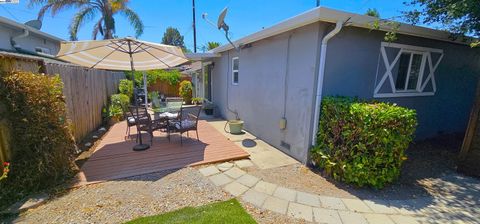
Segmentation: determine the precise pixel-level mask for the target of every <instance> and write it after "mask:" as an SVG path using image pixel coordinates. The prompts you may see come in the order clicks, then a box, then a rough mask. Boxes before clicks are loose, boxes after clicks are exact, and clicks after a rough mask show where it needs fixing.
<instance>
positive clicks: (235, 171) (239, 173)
mask: <svg viewBox="0 0 480 224" xmlns="http://www.w3.org/2000/svg"><path fill="white" fill-rule="evenodd" d="M245 173H246V172H245V171H243V170H241V169H238V168H237V167H233V168H231V169H229V170H227V171H226V172H225V174H226V175H228V176H230V177H231V178H233V179H237V178H239V177H241V176H243V175H244V174H245Z"/></svg>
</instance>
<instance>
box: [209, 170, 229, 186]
mask: <svg viewBox="0 0 480 224" xmlns="http://www.w3.org/2000/svg"><path fill="white" fill-rule="evenodd" d="M208 179H210V180H211V181H212V182H213V184H215V185H216V186H222V185H225V184H228V183H230V182H232V181H233V180H232V179H230V177H227V175H225V174H223V173H220V174H216V175H213V176H210V177H209V178H208Z"/></svg>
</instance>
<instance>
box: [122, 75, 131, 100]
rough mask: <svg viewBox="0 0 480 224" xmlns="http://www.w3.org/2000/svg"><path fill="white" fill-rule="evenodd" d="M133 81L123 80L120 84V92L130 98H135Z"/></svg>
mask: <svg viewBox="0 0 480 224" xmlns="http://www.w3.org/2000/svg"><path fill="white" fill-rule="evenodd" d="M132 83H133V82H132V80H128V79H122V80H120V83H119V84H118V91H119V92H120V93H122V94H125V95H127V96H128V97H130V98H133V84H132Z"/></svg>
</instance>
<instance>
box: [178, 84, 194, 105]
mask: <svg viewBox="0 0 480 224" xmlns="http://www.w3.org/2000/svg"><path fill="white" fill-rule="evenodd" d="M192 91H193V86H192V82H190V81H188V80H183V81H182V82H181V83H180V88H178V95H180V96H181V97H182V98H183V101H185V103H186V104H191V103H192Z"/></svg>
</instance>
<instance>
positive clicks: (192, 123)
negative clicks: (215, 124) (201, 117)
mask: <svg viewBox="0 0 480 224" xmlns="http://www.w3.org/2000/svg"><path fill="white" fill-rule="evenodd" d="M191 127H195V121H191V120H182V121H181V124H180V122H175V128H177V129H185V128H191Z"/></svg>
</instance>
